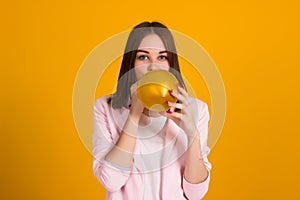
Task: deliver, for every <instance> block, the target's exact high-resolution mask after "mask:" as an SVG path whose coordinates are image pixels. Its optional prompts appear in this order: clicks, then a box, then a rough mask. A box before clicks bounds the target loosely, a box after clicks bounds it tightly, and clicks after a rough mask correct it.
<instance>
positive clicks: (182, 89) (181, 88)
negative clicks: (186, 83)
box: [178, 84, 189, 97]
mask: <svg viewBox="0 0 300 200" xmlns="http://www.w3.org/2000/svg"><path fill="white" fill-rule="evenodd" d="M178 91H179V93H181V94H182V95H183V96H184V97H188V96H189V94H188V93H187V91H186V90H185V89H184V88H183V87H181V86H180V84H178Z"/></svg>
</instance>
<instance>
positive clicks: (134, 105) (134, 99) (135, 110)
mask: <svg viewBox="0 0 300 200" xmlns="http://www.w3.org/2000/svg"><path fill="white" fill-rule="evenodd" d="M136 90H137V83H134V84H132V86H131V87H130V92H131V99H130V105H131V106H130V116H131V117H132V118H133V119H134V120H135V121H137V123H138V121H139V119H140V117H141V115H142V113H143V110H144V106H143V104H142V103H141V101H140V100H139V98H138V95H137V91H136Z"/></svg>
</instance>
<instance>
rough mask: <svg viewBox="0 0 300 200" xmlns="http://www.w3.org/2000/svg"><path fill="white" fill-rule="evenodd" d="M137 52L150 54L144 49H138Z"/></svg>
mask: <svg viewBox="0 0 300 200" xmlns="http://www.w3.org/2000/svg"><path fill="white" fill-rule="evenodd" d="M137 52H143V53H148V54H149V51H145V50H142V49H138V50H137Z"/></svg>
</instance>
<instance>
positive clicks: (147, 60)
mask: <svg viewBox="0 0 300 200" xmlns="http://www.w3.org/2000/svg"><path fill="white" fill-rule="evenodd" d="M134 68H135V72H136V76H137V79H140V78H141V77H142V76H143V75H145V74H146V73H148V72H149V71H152V70H166V71H168V70H169V68H170V66H169V62H168V57H167V52H166V48H165V46H164V43H163V41H162V40H161V39H160V37H159V36H158V35H156V34H150V35H147V36H146V37H144V39H143V40H142V41H141V44H140V46H139V47H138V50H137V54H136V58H135V63H134Z"/></svg>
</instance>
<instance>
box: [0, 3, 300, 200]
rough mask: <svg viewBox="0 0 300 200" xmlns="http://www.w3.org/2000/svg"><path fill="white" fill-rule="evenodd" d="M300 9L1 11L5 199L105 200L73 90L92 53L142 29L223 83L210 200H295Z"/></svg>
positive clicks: (142, 6)
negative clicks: (152, 25)
mask: <svg viewBox="0 0 300 200" xmlns="http://www.w3.org/2000/svg"><path fill="white" fill-rule="evenodd" d="M299 8H300V6H299V3H298V2H297V1H296V0H294V1H291V0H286V1H277V0H273V1H258V0H254V1H238V0H236V1H233V0H229V1H197V0H194V1H188V0H187V1H177V2H175V1H154V0H153V1H131V2H129V1H125V2H124V3H118V2H116V1H90V0H88V1H69V2H66V1H6V2H2V3H1V6H0V25H1V31H0V36H1V37H0V47H1V53H0V58H1V71H0V83H1V85H0V86H1V95H0V97H1V107H0V114H1V116H0V117H1V118H0V120H1V121H0V127H1V130H0V131H1V139H0V141H1V142H0V150H1V151H0V156H1V157H0V160H1V165H0V178H1V179H0V181H1V187H0V199H104V194H105V191H104V189H103V188H102V187H101V185H100V184H99V183H98V181H97V180H96V178H94V176H93V174H92V168H91V162H92V156H91V155H90V154H89V152H88V151H87V150H86V149H85V147H84V146H83V144H82V143H81V141H80V139H79V136H78V134H77V131H76V128H75V125H74V121H73V116H72V91H73V84H74V81H75V77H76V73H77V71H78V69H79V68H80V65H81V63H82V62H83V60H84V59H85V57H86V56H87V55H88V54H89V52H90V51H91V50H92V49H93V48H94V47H95V46H96V45H98V44H99V43H101V42H102V41H104V40H105V39H107V38H108V37H110V36H112V35H114V34H116V33H119V32H121V31H124V30H128V29H131V28H132V27H133V26H134V25H136V24H137V23H140V22H141V21H144V20H150V21H152V20H158V21H161V22H163V23H165V24H166V25H168V27H169V28H171V29H174V30H177V31H180V32H182V33H185V34H187V35H189V36H190V37H192V38H194V39H195V40H196V41H197V42H198V43H200V44H201V45H202V46H203V47H204V48H205V49H206V50H207V51H208V53H209V54H210V55H211V57H212V58H213V60H214V61H215V63H216V64H217V66H218V68H219V70H220V73H221V75H222V78H223V81H224V84H225V88H226V93H227V116H226V121H225V126H224V129H223V132H222V135H221V137H220V139H219V141H218V143H217V145H216V146H215V148H214V149H213V150H212V152H211V155H210V157H209V159H210V161H211V162H212V164H213V169H212V179H211V185H210V189H209V192H208V194H207V195H206V197H205V199H299V198H300V193H299V184H298V179H299V178H300V173H299V168H300V156H299V152H300V145H299V139H300V136H299V112H300V106H299V100H300V95H299V91H300V87H299V82H298V81H299V71H300V70H299V67H300V61H299V58H298V57H299V52H300V48H299V46H300V40H299V34H300V33H299V28H298V27H299V14H297V12H299ZM112 73H115V72H112ZM113 76H116V75H115V74H113ZM107 84H111V83H110V82H107ZM98 94H99V93H98ZM205 98H207V97H205ZM207 100H208V99H207Z"/></svg>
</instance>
